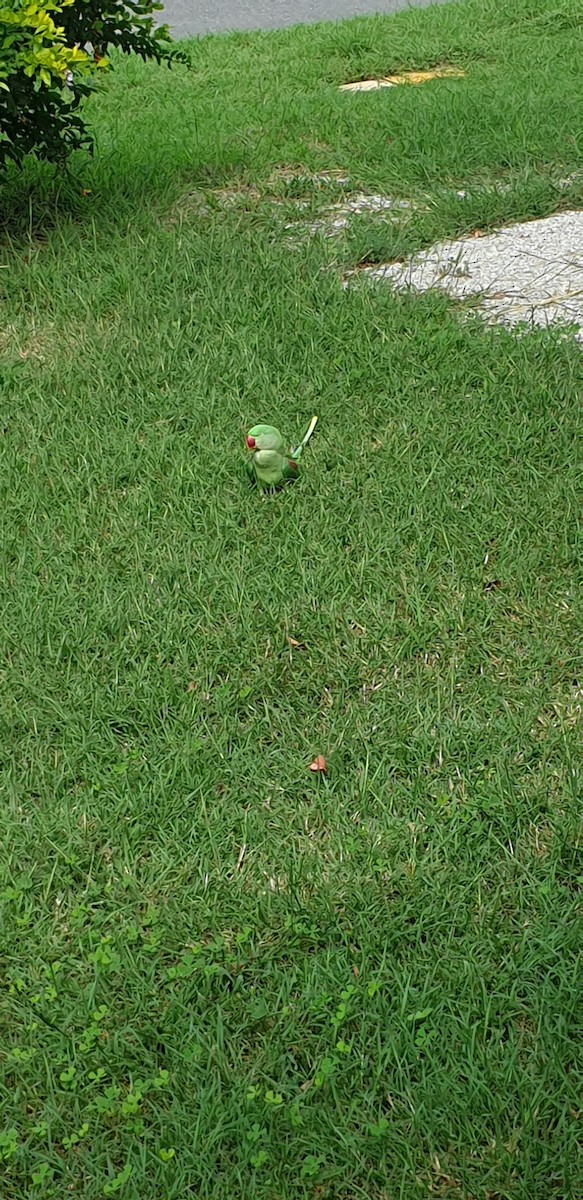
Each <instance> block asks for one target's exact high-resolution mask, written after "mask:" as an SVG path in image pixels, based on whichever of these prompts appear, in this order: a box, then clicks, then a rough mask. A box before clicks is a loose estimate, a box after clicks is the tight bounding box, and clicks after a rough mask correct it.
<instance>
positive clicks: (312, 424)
mask: <svg viewBox="0 0 583 1200" xmlns="http://www.w3.org/2000/svg"><path fill="white" fill-rule="evenodd" d="M317 423H318V418H317V417H312V420H311V421H310V424H309V425H308V431H307V433H306V434H305V435H304V437H303V438H302V440H301V442H300V444H299V446H298V447H297V449H296V450H292V452H291V456H292V458H293V460H294V462H297V460H298V458H299V457H300V454H301V453H302V450H303V449H304V446H307V444H308V442H309V440H310V438H311V436H312V434H313V432H314V429H315V428H316V425H317Z"/></svg>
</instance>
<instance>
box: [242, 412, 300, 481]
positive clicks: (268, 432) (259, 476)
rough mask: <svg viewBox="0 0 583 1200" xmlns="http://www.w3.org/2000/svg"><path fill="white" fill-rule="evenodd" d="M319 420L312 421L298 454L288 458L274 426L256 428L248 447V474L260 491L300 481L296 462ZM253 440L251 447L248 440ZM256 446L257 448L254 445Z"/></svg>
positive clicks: (252, 430) (253, 430)
mask: <svg viewBox="0 0 583 1200" xmlns="http://www.w3.org/2000/svg"><path fill="white" fill-rule="evenodd" d="M316 420H317V418H316V417H313V418H312V421H311V422H310V427H309V429H308V432H307V433H306V435H305V437H304V438H303V440H302V441H301V442H300V445H299V446H298V448H297V450H294V451H293V452H291V453H290V454H289V455H288V453H287V452H286V445H285V442H284V440H283V438H282V436H281V433H280V432H279V429H276V428H275V425H254V426H253V428H252V429H250V430H249V433H248V434H247V445H248V449H249V450H250V451H251V459H250V462H249V463H248V470H249V473H250V475H251V477H252V478H253V479H255V481H256V482H257V484H258V485H259V487H261V488H275V487H279V485H280V484H281V483H285V482H286V481H287V480H292V479H297V475H298V466H297V459H298V458H299V457H300V454H301V453H302V450H303V449H304V446H305V445H306V443H307V442H308V441H309V439H310V437H311V436H312V433H313V431H314V426H315V424H316ZM250 439H251V446H249V440H250ZM253 443H254V444H253Z"/></svg>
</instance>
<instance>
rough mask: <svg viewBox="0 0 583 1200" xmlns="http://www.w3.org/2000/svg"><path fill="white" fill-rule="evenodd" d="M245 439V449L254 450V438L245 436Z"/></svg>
mask: <svg viewBox="0 0 583 1200" xmlns="http://www.w3.org/2000/svg"><path fill="white" fill-rule="evenodd" d="M245 441H246V443H247V449H248V450H254V449H255V438H253V437H248V438H245Z"/></svg>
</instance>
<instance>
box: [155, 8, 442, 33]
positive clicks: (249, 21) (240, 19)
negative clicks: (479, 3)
mask: <svg viewBox="0 0 583 1200" xmlns="http://www.w3.org/2000/svg"><path fill="white" fill-rule="evenodd" d="M442 2H443V0H166V4H165V11H164V13H161V14H160V17H161V20H163V21H166V22H167V23H168V25H169V26H170V28H171V30H172V33H173V34H174V36H175V37H188V36H192V35H194V34H200V33H219V32H222V31H224V30H228V29H282V28H283V27H284V26H285V25H297V24H300V23H302V22H307V21H334V20H340V19H341V18H342V17H355V16H357V15H358V14H364V13H375V12H381V13H392V12H398V10H399V9H402V8H419V7H426V6H427V5H428V4H430V3H438V4H439V3H442Z"/></svg>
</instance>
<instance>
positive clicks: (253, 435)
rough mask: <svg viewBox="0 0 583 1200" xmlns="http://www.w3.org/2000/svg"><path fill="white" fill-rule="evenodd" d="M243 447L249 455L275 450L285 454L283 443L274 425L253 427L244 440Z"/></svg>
mask: <svg viewBox="0 0 583 1200" xmlns="http://www.w3.org/2000/svg"><path fill="white" fill-rule="evenodd" d="M245 445H246V447H247V449H248V451H249V453H250V454H256V453H257V452H258V451H260V450H275V451H276V452H277V453H278V454H285V442H284V440H283V438H282V436H281V433H280V432H279V429H276V428H275V425H254V426H253V428H252V429H250V430H249V433H248V434H247V437H246V438H245Z"/></svg>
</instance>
